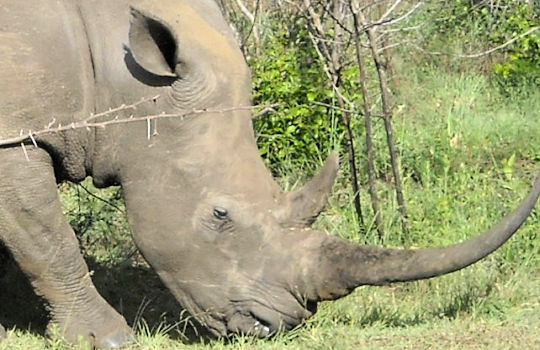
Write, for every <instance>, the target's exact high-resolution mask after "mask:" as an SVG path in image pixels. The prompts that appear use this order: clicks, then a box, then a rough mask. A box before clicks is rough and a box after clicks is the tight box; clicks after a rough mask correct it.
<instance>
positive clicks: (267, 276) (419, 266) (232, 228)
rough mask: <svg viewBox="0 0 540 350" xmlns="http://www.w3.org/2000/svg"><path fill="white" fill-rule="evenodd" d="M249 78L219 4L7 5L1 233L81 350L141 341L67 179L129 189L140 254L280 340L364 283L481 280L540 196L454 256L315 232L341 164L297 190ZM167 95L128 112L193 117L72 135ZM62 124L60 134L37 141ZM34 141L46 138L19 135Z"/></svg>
mask: <svg viewBox="0 0 540 350" xmlns="http://www.w3.org/2000/svg"><path fill="white" fill-rule="evenodd" d="M250 78H251V77H250V71H249V69H248V67H247V65H246V62H245V60H244V58H243V56H242V53H241V51H240V50H239V48H238V45H237V43H236V42H235V38H234V35H233V34H232V32H231V30H230V28H229V26H228V25H227V23H226V21H225V20H224V18H223V16H222V14H221V13H220V10H219V7H218V6H217V5H216V3H215V2H214V1H213V0H147V1H131V0H115V1H110V0H80V1H75V0H64V1H53V0H25V1H20V0H3V1H2V6H0V88H1V92H2V93H1V94H0V143H1V144H2V145H1V147H0V173H1V174H2V181H1V182H0V199H1V200H0V239H1V240H2V242H3V243H4V244H5V245H6V246H7V247H8V249H9V250H10V252H11V253H12V255H13V257H14V259H15V260H16V261H17V263H18V264H19V266H20V267H21V269H22V270H23V271H24V273H25V274H26V276H27V277H28V278H29V280H30V281H31V283H32V285H33V287H34V289H35V291H36V293H37V294H39V295H41V296H42V297H43V298H44V299H45V300H46V301H47V304H48V311H49V312H50V325H54V326H56V327H58V329H60V330H61V334H62V335H63V336H64V337H65V338H66V339H68V340H71V341H74V340H75V339H77V338H78V337H79V336H82V337H85V338H88V339H89V340H90V341H92V342H93V343H94V344H95V345H96V346H97V347H101V348H115V347H120V346H123V345H125V344H127V343H129V342H131V341H132V339H133V335H132V330H131V329H130V328H129V326H128V325H127V323H126V321H125V320H124V318H123V317H122V316H121V315H120V314H119V313H118V312H117V311H115V310H114V309H113V308H112V307H111V306H110V305H109V304H107V302H106V301H105V300H104V299H103V298H102V297H101V296H100V295H99V293H98V292H97V291H96V288H95V287H94V285H93V284H92V280H91V274H90V273H89V270H88V268H87V266H86V264H85V262H84V260H83V258H82V256H81V254H80V250H79V246H78V242H77V239H76V237H75V234H74V232H73V230H72V229H71V227H70V226H69V224H68V223H67V221H66V219H65V217H64V216H63V215H62V209H61V203H60V200H59V196H58V193H57V183H59V182H61V181H73V182H79V181H81V180H83V179H84V178H85V177H87V176H91V177H92V178H93V181H94V183H95V185H96V186H98V187H106V186H110V185H121V186H122V189H123V194H124V199H125V203H126V206H127V210H128V219H129V223H130V227H131V229H132V235H133V240H134V242H135V243H136V245H137V247H138V248H139V249H140V251H141V252H142V254H143V255H144V257H145V259H146V260H147V261H148V263H149V264H150V265H151V266H152V268H153V269H154V270H155V271H156V272H157V274H158V275H159V276H160V278H161V279H162V280H163V281H164V283H165V284H166V285H167V286H168V288H170V290H171V291H172V293H173V294H174V296H175V297H176V298H177V299H178V301H179V302H180V303H181V304H182V305H183V306H184V307H185V308H186V309H187V310H188V311H189V312H190V313H191V314H193V315H194V316H195V317H196V318H197V319H198V320H199V321H200V322H201V323H202V324H203V325H204V326H206V327H207V328H208V329H209V330H210V331H211V332H212V333H214V334H215V335H217V336H227V335H230V334H235V333H240V334H246V335H253V336H259V337H266V336H269V335H272V334H275V333H276V332H278V331H281V330H283V331H285V330H289V329H292V328H293V327H295V326H297V325H299V324H300V323H302V322H303V320H305V319H306V318H308V317H310V316H311V315H312V314H313V313H314V312H315V311H316V307H317V303H318V302H319V301H322V300H333V299H337V298H340V297H343V296H345V295H347V294H349V293H351V292H352V291H353V290H354V289H355V288H356V287H358V286H361V285H383V284H387V283H391V282H402V281H412V280H418V279H424V278H430V277H434V276H439V275H442V274H446V273H449V272H452V271H456V270H458V269H461V268H464V267H466V266H468V265H470V264H472V263H474V262H476V261H478V260H479V259H481V258H483V257H485V256H486V255H488V254H490V253H491V252H493V251H494V250H496V249H497V248H498V247H499V246H500V245H502V244H503V243H504V242H505V241H506V240H507V239H508V238H510V237H511V236H512V234H513V233H514V232H515V231H516V230H517V229H518V228H519V226H520V225H521V224H522V223H523V222H524V220H525V219H526V217H527V216H528V214H529V212H530V211H531V210H532V208H533V207H534V205H535V203H536V200H537V198H538V196H539V195H540V180H536V183H535V185H534V187H533V190H532V191H531V193H530V194H529V195H528V197H527V198H526V199H525V200H524V201H523V202H522V203H521V204H520V206H519V207H518V208H517V209H516V210H515V211H514V212H513V213H511V214H510V215H509V216H507V217H506V218H504V219H503V220H502V222H501V223H500V224H498V225H497V226H495V227H494V228H493V229H491V230H489V231H488V232H486V233H484V234H482V235H480V236H478V237H477V238H474V239H472V240H469V241H466V242H464V243H461V244H457V245H453V246H449V247H444V248H432V249H420V250H406V249H405V250H401V249H386V248H379V247H372V246H363V245H357V244H353V243H351V242H348V241H345V240H343V239H340V238H337V237H336V236H332V235H328V234H325V233H322V232H316V231H315V230H313V229H311V228H310V226H311V224H312V223H313V222H314V220H315V219H316V217H317V216H318V214H319V213H320V212H321V210H323V207H324V206H325V202H326V200H327V197H328V196H329V194H330V191H331V187H332V184H333V182H334V179H335V177H336V172H337V168H338V157H337V155H336V154H335V153H332V154H331V155H330V156H329V158H328V160H327V161H326V163H325V165H324V166H323V168H322V170H321V171H320V173H319V174H318V175H317V176H315V178H313V179H312V180H311V181H309V182H308V183H307V184H306V185H305V186H304V187H302V188H300V189H298V190H296V191H294V192H289V193H284V192H283V191H282V190H281V189H280V187H279V186H278V185H277V183H276V182H275V181H274V179H273V178H272V175H271V173H270V172H269V171H268V170H267V169H266V167H265V165H264V162H263V161H262V159H261V157H260V155H259V152H258V150H257V147H256V142H255V137H254V132H253V127H252V112H251V110H250V106H251V97H250V96H251V95H250ZM157 95H159V96H160V97H159V98H158V99H156V100H155V102H149V103H147V104H140V105H139V106H138V108H137V109H136V110H132V109H119V110H118V111H117V112H116V113H115V115H114V117H116V118H120V119H122V118H129V116H130V114H133V115H134V118H135V120H137V119H136V118H137V117H141V118H143V119H144V117H145V116H149V115H159V114H160V113H165V114H167V115H170V114H173V115H174V114H177V115H178V114H180V115H182V114H185V115H186V117H185V118H183V119H180V118H177V119H175V118H163V119H156V120H153V121H152V123H150V124H151V125H150V126H149V123H147V122H145V121H144V120H143V121H140V122H137V121H133V122H131V123H118V124H115V125H108V126H105V127H101V128H75V127H74V128H71V129H68V130H66V129H65V128H64V129H61V128H60V125H71V123H74V122H78V121H84V120H86V118H88V116H90V115H92V113H98V112H100V111H106V110H107V109H108V108H111V107H115V106H121V105H123V104H132V103H134V102H136V101H139V100H140V99H141V98H148V97H152V96H157ZM194 111H197V113H195V112H194ZM190 113H191V114H190ZM47 127H49V128H51V127H52V129H54V128H55V127H56V128H58V129H61V130H58V132H50V133H45V134H38V133H35V134H32V132H31V130H43V129H44V128H45V129H46V128H47ZM149 127H150V128H151V129H152V132H151V133H149ZM21 133H22V134H23V138H24V135H26V134H27V133H28V135H30V136H29V137H27V138H26V139H25V140H22V141H21V142H14V143H9V142H7V141H6V140H10V139H11V138H12V137H14V136H20V135H21ZM32 135H35V136H32ZM2 140H4V142H2ZM21 143H22V145H21Z"/></svg>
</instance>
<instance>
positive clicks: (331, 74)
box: [304, 0, 366, 230]
mask: <svg viewBox="0 0 540 350" xmlns="http://www.w3.org/2000/svg"><path fill="white" fill-rule="evenodd" d="M304 4H305V7H306V9H307V11H308V14H309V17H308V18H309V26H310V27H311V29H312V31H313V32H315V33H316V34H317V36H318V37H324V35H325V33H324V28H323V25H322V22H321V18H320V16H319V15H317V13H316V12H315V11H314V10H313V8H312V7H311V3H310V1H309V0H304ZM338 5H339V0H335V2H334V11H337V10H338V7H337V6H338ZM334 15H338V17H336V18H339V14H338V13H337V12H335V13H334ZM336 30H338V31H341V27H339V26H338V25H337V23H336ZM338 35H339V34H338ZM311 40H312V41H313V45H314V47H315V49H316V51H317V54H318V55H319V57H320V59H321V63H322V64H323V66H324V70H325V72H326V74H327V76H328V79H329V80H330V82H331V83H332V88H333V90H334V92H335V93H336V99H337V102H338V105H339V108H340V113H341V116H342V120H343V125H344V126H345V129H346V132H347V133H346V138H347V149H348V152H347V153H348V154H349V167H350V171H351V177H350V183H351V187H352V190H353V192H354V197H353V203H354V207H355V210H356V215H357V217H358V220H359V223H360V229H361V230H365V227H366V226H365V221H364V214H363V211H362V202H361V197H360V186H359V183H358V167H357V165H356V150H355V147H354V135H353V132H352V129H351V118H350V113H349V112H347V108H346V105H347V103H346V100H345V97H344V96H343V93H342V91H341V86H340V81H341V68H340V62H339V60H340V59H341V58H340V57H341V56H339V55H342V54H343V52H342V50H340V48H339V47H338V45H339V44H338V43H336V41H335V40H334V41H333V46H332V47H330V45H329V44H328V42H325V41H320V40H317V39H316V38H315V37H314V36H313V35H311ZM319 44H320V46H321V49H322V50H320V49H319Z"/></svg>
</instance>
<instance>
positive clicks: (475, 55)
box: [458, 26, 540, 58]
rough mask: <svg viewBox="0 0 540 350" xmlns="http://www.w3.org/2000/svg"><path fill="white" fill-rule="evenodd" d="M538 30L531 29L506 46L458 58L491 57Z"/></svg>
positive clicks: (511, 40) (508, 42)
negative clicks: (492, 54)
mask: <svg viewBox="0 0 540 350" xmlns="http://www.w3.org/2000/svg"><path fill="white" fill-rule="evenodd" d="M538 29H540V26H538V27H533V28H531V29H529V30H528V31H526V32H525V33H522V34H520V35H518V36H516V37H515V38H512V39H510V40H508V41H507V42H505V43H504V44H502V45H499V46H496V47H494V48H491V49H489V50H487V51H484V52H480V53H476V54H471V55H459V56H458V57H459V58H480V57H484V56H487V55H489V54H491V53H493V52H495V51H497V50H500V49H504V48H505V47H507V46H508V45H510V44H512V43H514V42H516V41H517V40H519V39H521V38H523V37H526V36H527V35H530V34H532V33H534V32H536V31H537V30H538Z"/></svg>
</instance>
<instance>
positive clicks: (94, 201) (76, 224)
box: [60, 179, 135, 263]
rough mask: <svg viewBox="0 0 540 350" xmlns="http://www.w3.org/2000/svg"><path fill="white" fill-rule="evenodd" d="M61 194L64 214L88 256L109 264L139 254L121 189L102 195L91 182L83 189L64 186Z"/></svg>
mask: <svg viewBox="0 0 540 350" xmlns="http://www.w3.org/2000/svg"><path fill="white" fill-rule="evenodd" d="M60 191H61V194H62V200H63V204H64V212H65V214H66V215H67V218H68V221H69V223H70V225H71V227H72V228H73V230H74V231H75V234H76V235H77V237H78V239H79V241H80V242H81V245H82V247H83V253H84V254H85V255H86V256H91V257H92V258H93V259H95V260H96V261H97V262H102V263H107V262H111V261H118V260H122V259H126V258H127V257H128V256H129V255H130V254H132V253H133V252H134V251H135V247H134V245H133V243H132V241H131V234H130V232H129V227H128V224H127V220H126V216H125V207H124V202H123V200H122V191H121V190H120V189H119V188H109V189H106V190H103V191H98V190H97V189H95V188H94V187H93V186H92V184H91V181H90V179H87V180H86V181H84V182H83V183H82V184H81V185H77V184H71V183H64V184H62V185H61V188H60Z"/></svg>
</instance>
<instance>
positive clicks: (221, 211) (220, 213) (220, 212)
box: [214, 207, 228, 220]
mask: <svg viewBox="0 0 540 350" xmlns="http://www.w3.org/2000/svg"><path fill="white" fill-rule="evenodd" d="M227 215H228V213H227V209H225V208H221V207H215V208H214V217H216V218H217V219H219V220H225V219H227Z"/></svg>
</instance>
